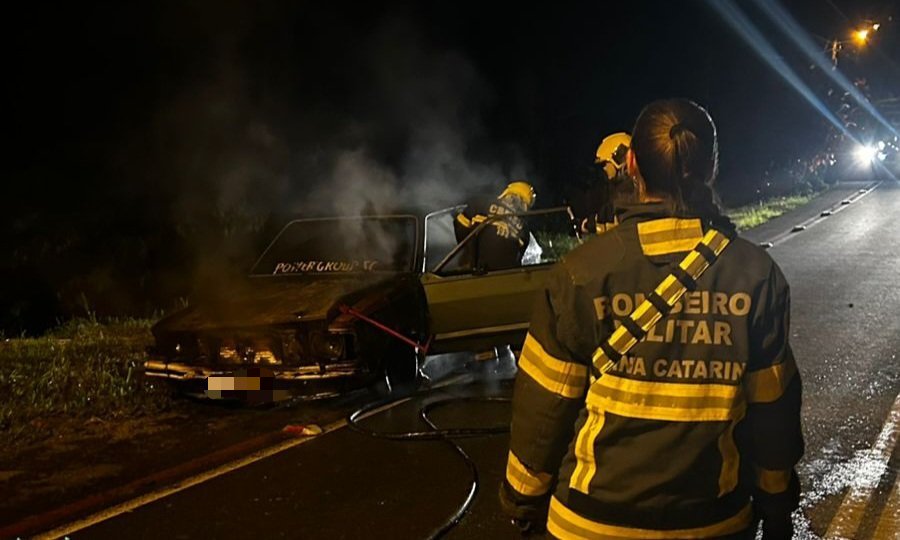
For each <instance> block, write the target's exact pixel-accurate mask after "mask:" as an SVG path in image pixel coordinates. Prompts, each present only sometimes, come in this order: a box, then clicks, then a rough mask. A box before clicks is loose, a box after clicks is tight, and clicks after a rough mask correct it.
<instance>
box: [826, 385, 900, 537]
mask: <svg viewBox="0 0 900 540" xmlns="http://www.w3.org/2000/svg"><path fill="white" fill-rule="evenodd" d="M898 439H900V394H897V397H896V398H895V399H894V404H893V405H892V406H891V409H890V411H889V412H888V417H887V420H886V421H885V423H884V426H882V428H881V432H880V433H879V434H878V437H877V438H876V439H875V442H874V443H873V444H872V447H871V449H870V450H869V452H870V453H871V455H872V457H873V458H875V459H877V460H878V461H879V462H880V463H882V464H883V465H884V470H885V471H887V468H888V463H889V462H890V460H891V456H892V455H893V453H894V447H895V446H896V444H897V440H898ZM883 476H884V473H882V474H881V476H879V478H878V480H879V481H880V480H881V478H882V477H883ZM878 483H879V482H874V484H875V485H871V484H867V485H862V486H859V485H853V486H850V489H849V490H848V491H847V493H846V494H845V495H844V499H843V500H842V501H841V505H840V506H839V507H838V510H837V512H835V514H834V516H833V517H832V518H831V522H830V523H829V524H828V530H827V531H825V535H824V537H823V538H824V539H825V540H839V539H847V538H856V533H857V531H858V530H859V527H860V525H861V524H862V521H863V518H864V517H865V514H866V509H867V508H868V506H869V503H870V499H871V498H872V495H873V494H874V492H875V489H876V488H877V487H878Z"/></svg>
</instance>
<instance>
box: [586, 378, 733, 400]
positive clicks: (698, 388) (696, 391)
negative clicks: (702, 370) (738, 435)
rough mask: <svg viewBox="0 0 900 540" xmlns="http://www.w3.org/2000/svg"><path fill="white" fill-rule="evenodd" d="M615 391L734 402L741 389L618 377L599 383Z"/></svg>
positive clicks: (727, 386)
mask: <svg viewBox="0 0 900 540" xmlns="http://www.w3.org/2000/svg"><path fill="white" fill-rule="evenodd" d="M597 384H598V385H600V386H606V387H608V388H611V389H614V390H622V391H624V392H631V393H635V394H646V395H651V394H652V395H660V396H674V397H685V398H723V399H727V400H733V399H735V398H736V397H737V395H738V393H739V387H738V386H736V385H733V384H690V383H674V382H668V381H662V382H660V381H640V380H636V379H626V378H625V377H619V376H618V375H607V376H606V377H603V378H602V379H600V380H599V381H598V383H597Z"/></svg>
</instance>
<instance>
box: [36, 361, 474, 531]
mask: <svg viewBox="0 0 900 540" xmlns="http://www.w3.org/2000/svg"><path fill="white" fill-rule="evenodd" d="M468 376H469V374H468V373H462V374H459V375H456V376H454V377H450V378H448V379H447V380H445V381H441V382H440V383H439V384H437V385H435V386H433V387H432V388H431V390H438V389H440V388H444V387H446V386H450V385H453V384H456V383H458V382H460V381H462V380H463V379H465V378H466V377H468ZM410 400H412V397H411V396H410V397H404V398H401V399H398V400H396V401H392V402H390V403H386V404H385V405H383V406H381V407H378V408H377V409H373V410H371V411H369V412H367V413H365V414H363V415H360V417H359V418H358V419H357V420H363V419H366V418H369V417H372V416H375V415H376V414H380V413H382V412H384V411H387V410H389V409H393V408H394V407H397V406H400V405H402V404H404V403H407V402H409V401H410ZM347 425H348V422H347V419H346V418H342V419H340V420H335V421H334V422H331V423H330V424H326V425H325V426H324V427H323V428H322V433H320V434H319V435H315V436H311V437H300V438H295V439H288V440H286V441H282V442H280V443H277V444H275V445H272V446H269V447H267V448H263V449H261V450H257V451H255V452H251V453H250V454H248V455H246V456H244V457H242V458H238V459H235V460H232V461H229V462H228V463H225V464H223V465H220V466H218V467H214V468H212V469H210V470H208V471H205V472H202V473H199V474H196V475H194V476H191V477H188V478H185V479H183V480H180V481H178V482H175V483H174V484H170V485H168V486H166V487H163V488H160V489H156V490H153V491H150V492H149V493H145V494H144V495H140V496H138V497H134V498H132V499H129V500H127V501H124V502H121V503H119V504H116V505H113V506H110V507H108V508H104V509H102V510H99V511H97V512H94V513H93V514H90V515H89V516H87V517H85V518H82V519H79V520H76V521H72V522H69V523H66V524H64V525H60V526H58V527H56V528H54V529H51V530H49V531H47V532H43V533H39V534H36V535H34V536H33V538H35V540H44V539H52V538H62V537H66V536H68V535H69V534H72V533H74V532H78V531H80V530H83V529H86V528H88V527H91V526H93V525H96V524H98V523H102V522H104V521H107V520H109V519H112V518H114V517H116V516H119V515H122V514H124V513H126V512H131V511H132V510H135V509H137V508H140V507H141V506H146V505H148V504H150V503H153V502H156V501H158V500H160V499H164V498H166V497H168V496H169V495H174V494H176V493H178V492H180V491H184V490H186V489H189V488H191V487H194V486H196V485H198V484H202V483H204V482H207V481H209V480H212V479H214V478H217V477H219V476H223V475H225V474H228V473H230V472H232V471H236V470H238V469H241V468H243V467H246V466H247V465H251V464H253V463H256V462H257V461H262V460H263V459H266V458H269V457H271V456H274V455H276V454H280V453H281V452H284V451H285V450H290V449H291V448H294V447H297V446H300V445H301V444H305V443H308V442H310V441H314V440H316V439H319V438H321V437H323V436H325V435H327V434H328V433H332V432H334V431H337V430H339V429H341V428H345V427H347Z"/></svg>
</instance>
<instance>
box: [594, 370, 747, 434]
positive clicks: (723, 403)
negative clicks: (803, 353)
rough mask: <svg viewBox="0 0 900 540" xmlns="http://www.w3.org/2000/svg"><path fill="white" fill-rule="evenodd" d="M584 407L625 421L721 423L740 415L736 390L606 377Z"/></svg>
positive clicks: (707, 385)
mask: <svg viewBox="0 0 900 540" xmlns="http://www.w3.org/2000/svg"><path fill="white" fill-rule="evenodd" d="M587 404H588V405H589V406H593V407H597V408H599V409H603V410H605V411H607V412H611V413H613V414H617V415H620V416H626V417H629V418H642V419H646V420H665V421H670V422H722V421H729V420H735V419H736V418H739V417H741V416H742V415H743V414H744V409H745V406H744V402H743V400H742V399H739V389H738V387H737V386H728V385H717V384H694V385H691V384H681V383H668V382H652V381H634V380H630V379H624V378H622V377H617V376H615V375H610V374H606V375H604V376H603V377H601V378H600V379H598V380H597V382H595V383H594V384H593V385H592V386H591V388H590V391H589V392H588V398H587Z"/></svg>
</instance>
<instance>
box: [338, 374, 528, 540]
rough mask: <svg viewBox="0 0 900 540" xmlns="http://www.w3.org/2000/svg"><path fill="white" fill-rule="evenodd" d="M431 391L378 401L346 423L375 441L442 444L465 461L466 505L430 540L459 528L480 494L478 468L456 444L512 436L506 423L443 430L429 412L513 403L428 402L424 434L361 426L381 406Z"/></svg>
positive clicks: (491, 399)
mask: <svg viewBox="0 0 900 540" xmlns="http://www.w3.org/2000/svg"><path fill="white" fill-rule="evenodd" d="M431 392H432V390H425V391H421V392H417V393H415V394H412V395H409V396H404V397H401V398H394V399H389V400H380V401H376V402H373V403H370V404H368V405H366V406H364V407H362V408H360V409H358V410H356V411H354V412H352V413H351V414H350V415H349V416H348V417H347V423H348V425H349V427H350V428H351V429H353V430H354V431H356V432H358V433H362V434H364V435H367V436H369V437H374V438H376V439H387V440H392V441H409V442H412V441H442V442H443V443H444V444H446V445H447V446H448V447H449V448H451V449H452V450H453V452H454V453H455V454H456V455H458V456H459V457H460V458H461V459H462V460H463V462H464V463H465V465H466V468H467V469H468V470H469V477H470V483H469V490H468V494H467V495H466V498H465V500H463V502H462V503H461V504H460V505H459V506H458V507H457V509H456V510H455V511H454V512H453V514H452V515H451V516H450V517H449V518H447V520H446V521H444V523H443V524H441V525H440V526H439V527H437V528H436V529H434V530H433V531H432V532H431V533H430V534H429V535H428V538H429V539H430V540H431V539H438V538H443V537H444V536H445V535H446V534H447V533H448V532H450V530H452V529H453V528H454V527H456V526H457V525H459V523H460V522H461V521H462V520H463V518H464V517H465V516H466V514H467V513H468V512H469V509H470V508H471V507H472V503H474V502H475V497H476V495H477V494H478V490H479V487H480V484H479V477H478V467H477V466H476V465H475V462H474V461H473V460H472V458H471V457H469V455H468V454H467V453H466V451H465V450H463V448H462V447H461V446H460V445H459V444H457V443H456V442H455V440H456V439H467V438H474V437H486V436H492V435H500V434H503V433H509V425H508V424H507V425H502V426H491V427H483V428H451V429H441V428H439V427H438V426H437V424H435V423H434V421H433V420H431V418H430V417H429V413H430V412H431V411H433V410H434V409H437V408H440V407H445V406H447V405H450V404H453V403H509V402H510V401H511V400H510V398H506V397H496V396H452V397H446V398H439V399H435V400H432V401H429V402H427V403H425V404H424V405H422V407H421V408H419V418H420V419H421V420H422V421H423V422H425V424H426V425H427V426H428V429H427V430H423V431H405V432H384V431H378V430H374V429H371V428H367V427H365V426H363V425H361V424H360V423H359V421H360V420H361V419H362V417H364V416H366V415H368V413H371V412H373V411H375V410H377V409H379V408H381V407H384V406H386V405H390V404H392V403H395V402H398V401H406V400H409V399H412V398H414V397H421V396H426V395H428V394H429V393H431Z"/></svg>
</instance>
